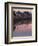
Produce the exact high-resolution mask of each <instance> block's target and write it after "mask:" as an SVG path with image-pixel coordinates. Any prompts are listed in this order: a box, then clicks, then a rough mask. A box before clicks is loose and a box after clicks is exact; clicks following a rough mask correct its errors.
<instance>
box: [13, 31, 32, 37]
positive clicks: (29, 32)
mask: <svg viewBox="0 0 38 46" xmlns="http://www.w3.org/2000/svg"><path fill="white" fill-rule="evenodd" d="M12 36H14V37H16V36H17V37H19V36H32V31H27V32H13V35H12Z"/></svg>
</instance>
